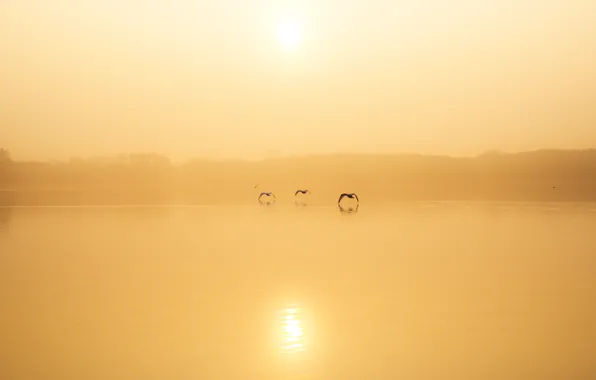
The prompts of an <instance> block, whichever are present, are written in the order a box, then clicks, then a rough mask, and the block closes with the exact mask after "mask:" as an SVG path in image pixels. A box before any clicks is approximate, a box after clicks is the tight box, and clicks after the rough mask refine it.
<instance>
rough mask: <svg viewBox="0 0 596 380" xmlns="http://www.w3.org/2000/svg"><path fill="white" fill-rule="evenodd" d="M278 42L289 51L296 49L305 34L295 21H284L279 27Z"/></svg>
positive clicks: (277, 32)
mask: <svg viewBox="0 0 596 380" xmlns="http://www.w3.org/2000/svg"><path fill="white" fill-rule="evenodd" d="M276 36H277V40H278V41H279V43H280V45H281V46H282V47H283V48H284V49H287V50H291V49H295V48H296V47H297V46H298V45H300V43H301V42H302V39H303V32H302V28H301V27H300V24H298V23H297V22H295V21H283V22H280V23H279V24H278V25H277V30H276Z"/></svg>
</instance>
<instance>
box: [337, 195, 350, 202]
mask: <svg viewBox="0 0 596 380" xmlns="http://www.w3.org/2000/svg"><path fill="white" fill-rule="evenodd" d="M347 195H348V194H346V193H343V194H342V195H340V196H339V199H338V200H337V203H339V202H341V200H342V199H344V197H345V196H347Z"/></svg>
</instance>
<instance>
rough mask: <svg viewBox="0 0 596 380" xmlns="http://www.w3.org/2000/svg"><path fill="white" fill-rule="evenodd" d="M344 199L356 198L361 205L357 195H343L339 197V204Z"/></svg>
mask: <svg viewBox="0 0 596 380" xmlns="http://www.w3.org/2000/svg"><path fill="white" fill-rule="evenodd" d="M344 197H348V198H350V199H354V198H356V201H358V203H360V199H358V195H356V193H342V194H341V195H340V196H339V199H338V200H337V203H339V202H341V200H342V199H343V198H344Z"/></svg>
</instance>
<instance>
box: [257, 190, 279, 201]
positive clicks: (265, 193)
mask: <svg viewBox="0 0 596 380" xmlns="http://www.w3.org/2000/svg"><path fill="white" fill-rule="evenodd" d="M264 195H265V196H267V197H273V198H275V194H273V193H272V192H263V193H261V194H260V195H259V198H258V200H259V202H260V201H261V197H263V196H264ZM275 199H277V198H275Z"/></svg>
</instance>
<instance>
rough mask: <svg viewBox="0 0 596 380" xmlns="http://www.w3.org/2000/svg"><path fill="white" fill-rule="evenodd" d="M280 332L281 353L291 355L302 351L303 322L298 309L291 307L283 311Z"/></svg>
mask: <svg viewBox="0 0 596 380" xmlns="http://www.w3.org/2000/svg"><path fill="white" fill-rule="evenodd" d="M282 331H283V339H282V347H281V348H282V352H284V353H286V354H291V353H297V352H301V351H304V349H305V345H304V321H303V320H302V318H301V317H300V309H298V308H296V307H292V308H287V309H284V310H283V315H282Z"/></svg>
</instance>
